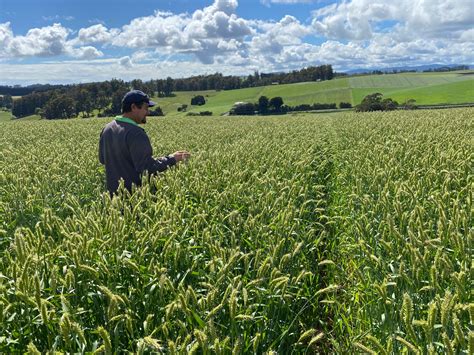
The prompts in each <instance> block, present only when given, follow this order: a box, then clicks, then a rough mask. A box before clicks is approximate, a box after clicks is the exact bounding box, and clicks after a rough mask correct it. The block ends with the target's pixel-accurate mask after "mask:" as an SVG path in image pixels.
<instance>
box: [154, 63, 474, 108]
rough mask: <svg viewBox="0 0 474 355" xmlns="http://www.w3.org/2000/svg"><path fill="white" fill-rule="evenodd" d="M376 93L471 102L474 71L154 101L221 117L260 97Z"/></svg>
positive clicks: (309, 99) (289, 99)
mask: <svg viewBox="0 0 474 355" xmlns="http://www.w3.org/2000/svg"><path fill="white" fill-rule="evenodd" d="M375 92H380V93H382V94H383V95H384V96H385V97H390V98H392V99H394V100H396V101H398V102H399V103H403V102H405V101H406V100H407V99H415V100H416V102H417V104H420V105H430V104H460V103H472V102H474V72H472V71H470V72H467V73H462V72H447V73H399V74H384V75H364V76H354V77H350V78H336V79H333V80H330V81H322V82H305V83H296V84H284V85H271V86H262V87H255V88H247V89H239V90H229V91H204V92H177V93H176V96H174V97H170V98H155V99H156V100H157V102H158V104H159V105H160V106H161V107H162V109H163V111H164V112H165V113H166V114H172V115H174V114H180V113H178V112H177V108H178V107H179V106H181V105H182V104H187V105H188V111H189V112H199V111H212V112H213V113H214V114H217V115H218V114H222V113H224V112H227V111H229V109H230V108H231V107H232V105H233V104H234V103H235V102H238V101H247V102H257V101H258V98H259V97H260V96H267V97H268V98H272V97H275V96H281V97H282V98H283V101H284V102H285V104H287V105H290V106H294V105H299V104H313V103H333V102H335V103H337V104H339V103H340V102H350V103H352V104H353V105H357V104H358V103H360V101H361V100H362V99H363V98H364V97H365V96H366V95H368V94H371V93H375ZM195 95H203V96H205V98H206V101H207V103H206V105H204V106H190V102H191V98H192V97H193V96H195Z"/></svg>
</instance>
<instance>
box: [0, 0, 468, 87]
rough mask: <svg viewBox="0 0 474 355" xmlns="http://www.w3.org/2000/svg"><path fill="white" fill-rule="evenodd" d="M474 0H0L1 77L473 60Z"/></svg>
mask: <svg viewBox="0 0 474 355" xmlns="http://www.w3.org/2000/svg"><path fill="white" fill-rule="evenodd" d="M473 53H474V2H473V1H472V0H343V1H331V0H209V1H204V0H192V1H191V0H174V1H171V0H114V1H109V0H41V1H39V0H0V85H29V84H35V83H42V84H45V83H51V84H69V83H84V82H91V81H104V80H110V79H112V78H118V79H123V80H126V81H129V80H132V79H142V80H144V81H146V80H150V79H159V78H166V77H168V76H170V77H172V78H183V77H189V76H193V75H204V74H212V73H216V72H220V73H223V74H224V75H248V74H251V73H254V72H255V71H259V72H282V71H285V72H286V71H291V70H294V69H301V68H304V67H308V66H317V65H322V64H331V65H332V66H333V68H334V69H335V70H336V71H348V70H353V69H374V68H390V67H399V66H418V65H426V64H446V65H449V64H467V65H472V64H473V63H474V55H473Z"/></svg>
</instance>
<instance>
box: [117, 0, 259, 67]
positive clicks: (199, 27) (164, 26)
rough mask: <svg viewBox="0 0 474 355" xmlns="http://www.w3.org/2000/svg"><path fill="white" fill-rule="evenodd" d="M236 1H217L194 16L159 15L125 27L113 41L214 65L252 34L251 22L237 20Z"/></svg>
mask: <svg viewBox="0 0 474 355" xmlns="http://www.w3.org/2000/svg"><path fill="white" fill-rule="evenodd" d="M237 5H238V3H237V1H236V0H215V1H214V3H213V4H212V5H211V6H208V7H205V8H204V9H202V10H196V11H195V12H194V13H193V14H192V16H189V15H187V14H179V15H176V14H172V13H169V12H156V13H155V14H154V15H153V16H147V17H141V18H137V19H134V20H133V21H132V22H130V24H128V25H125V26H123V28H122V32H121V33H120V34H119V35H118V36H117V37H116V38H115V39H113V40H112V44H113V45H115V46H125V47H129V48H141V49H144V48H159V51H160V52H161V53H170V54H171V53H177V52H182V53H194V54H195V55H196V57H197V58H198V59H199V60H200V61H201V62H203V63H207V64H210V63H213V62H214V57H215V56H216V55H219V54H222V53H224V52H228V51H232V50H236V49H238V48H240V47H241V46H242V43H243V41H244V38H245V36H249V35H251V34H252V28H251V27H250V25H249V23H248V22H247V21H246V20H244V19H242V18H239V17H237V15H236V14H235V10H236V8H237Z"/></svg>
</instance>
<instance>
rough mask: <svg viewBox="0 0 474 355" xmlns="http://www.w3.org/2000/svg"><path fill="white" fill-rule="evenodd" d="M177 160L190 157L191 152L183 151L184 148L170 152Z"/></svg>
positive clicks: (184, 159)
mask: <svg viewBox="0 0 474 355" xmlns="http://www.w3.org/2000/svg"><path fill="white" fill-rule="evenodd" d="M171 155H172V156H173V157H174V158H175V159H176V161H177V162H179V161H186V160H188V159H189V158H190V157H191V153H189V152H187V151H185V150H179V151H177V152H174V153H173V154H171Z"/></svg>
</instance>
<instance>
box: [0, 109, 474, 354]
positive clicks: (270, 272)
mask: <svg viewBox="0 0 474 355" xmlns="http://www.w3.org/2000/svg"><path fill="white" fill-rule="evenodd" d="M204 107H205V106H204ZM473 117H474V109H451V110H439V111H428V110H424V111H414V112H408V111H399V112H388V113H368V114H362V113H360V114H357V113H337V114H318V115H311V114H300V115H286V116H274V117H272V116H265V117H207V118H201V117H199V118H194V117H184V116H176V117H171V118H169V117H165V118H149V123H148V124H147V125H146V126H145V129H146V131H147V133H148V135H149V136H150V139H151V141H152V144H153V148H154V151H155V154H156V155H163V154H167V153H170V152H173V151H176V150H178V149H186V150H189V151H191V152H192V154H193V157H192V159H191V160H190V161H189V162H188V163H186V164H182V165H181V166H179V167H176V168H173V169H171V170H169V171H167V172H166V173H164V174H161V175H159V176H156V177H151V178H148V177H146V176H145V177H144V179H143V182H144V185H143V187H141V188H139V189H136V190H134V192H133V193H132V194H131V195H130V194H128V193H127V192H123V193H121V194H120V195H119V196H118V197H116V198H114V199H110V197H109V196H108V194H107V193H106V192H105V186H104V185H105V174H104V170H103V167H102V166H101V165H100V164H99V162H98V157H97V155H98V154H97V148H98V138H99V134H100V132H101V129H102V128H103V127H104V125H105V124H106V123H107V122H108V121H109V119H107V118H106V119H74V120H66V121H44V120H42V121H26V122H23V121H8V122H0V254H1V257H0V353H21V352H26V351H30V352H31V353H35V352H36V353H37V352H38V351H39V352H41V353H46V352H48V351H53V352H54V351H59V352H67V353H86V352H88V353H94V352H95V353H107V354H110V353H114V352H117V353H123V352H127V351H130V352H133V353H139V354H145V353H157V352H164V353H170V354H177V353H199V354H211V353H220V354H230V353H233V354H239V353H278V354H289V353H298V354H299V353H302V354H304V353H308V354H309V353H318V352H319V353H341V354H344V353H359V352H360V353H371V354H376V353H377V354H399V353H416V354H426V353H427V354H437V353H447V354H472V353H473V352H474V332H473V331H472V329H473V327H474V303H473V302H472V299H473V294H472V290H473V284H472V278H471V277H472V272H473V270H472V266H473V262H472V255H473V253H472V248H473V242H474V227H473V192H474V169H473V168H474V144H473V139H472V137H473V136H474V119H473Z"/></svg>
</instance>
